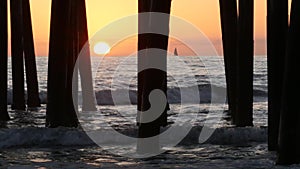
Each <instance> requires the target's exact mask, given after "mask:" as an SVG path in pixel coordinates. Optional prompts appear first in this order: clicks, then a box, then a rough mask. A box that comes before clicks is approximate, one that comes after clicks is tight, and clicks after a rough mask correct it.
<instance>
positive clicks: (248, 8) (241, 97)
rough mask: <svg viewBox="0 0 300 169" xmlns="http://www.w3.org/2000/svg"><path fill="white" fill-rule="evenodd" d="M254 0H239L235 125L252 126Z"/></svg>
mask: <svg viewBox="0 0 300 169" xmlns="http://www.w3.org/2000/svg"><path fill="white" fill-rule="evenodd" d="M253 13H254V1H253V0H239V19H238V59H237V66H238V67H237V75H238V76H237V77H238V78H237V82H238V83H237V98H236V99H237V100H236V103H237V108H236V111H237V113H236V114H235V120H234V122H235V125H236V126H238V127H245V126H253V60H254V59H253V52H254V45H253V25H254V18H253Z"/></svg>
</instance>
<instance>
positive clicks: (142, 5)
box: [138, 0, 171, 153]
mask: <svg viewBox="0 0 300 169" xmlns="http://www.w3.org/2000/svg"><path fill="white" fill-rule="evenodd" d="M170 10H171V0H165V1H160V0H139V13H140V14H141V13H143V12H160V13H165V14H170ZM154 18H155V17H154ZM142 19H145V18H143V17H140V16H139V36H138V51H139V52H138V65H139V66H138V71H139V73H138V111H147V110H148V109H150V107H151V105H150V102H149V94H150V93H151V92H152V91H153V90H154V89H160V90H161V91H163V92H164V94H165V95H166V96H167V94H166V92H167V72H166V70H167V69H166V67H167V48H168V36H165V35H160V34H153V33H145V32H142V30H151V29H150V28H149V26H150V27H156V28H157V25H154V24H160V26H161V29H162V30H166V29H167V30H168V29H169V19H168V20H167V19H166V20H164V21H163V23H161V22H160V23H158V21H153V20H151V21H150V20H149V21H147V22H146V21H143V20H142ZM149 19H151V17H149ZM152 19H153V18H152ZM150 22H151V23H152V25H147V24H142V23H150ZM162 32H163V31H162ZM141 33H142V34H141ZM151 48H152V49H161V50H162V51H165V52H161V56H159V57H160V60H159V61H160V63H162V64H161V65H163V67H162V68H161V70H158V69H147V70H143V71H141V68H140V65H142V64H143V63H149V60H148V59H151V57H155V56H154V55H155V54H154V53H153V51H152V50H148V49H151ZM145 50H148V51H147V52H145ZM152 55H153V56H152ZM156 55H157V54H156ZM149 56H151V57H149ZM153 59H154V58H153ZM164 70H165V71H164ZM152 106H155V105H152ZM167 109H168V106H167V107H166V108H165V111H164V112H162V114H161V116H160V117H159V118H157V119H156V120H154V121H152V122H149V123H139V124H138V125H139V132H138V136H139V138H149V137H153V136H157V135H158V134H159V133H160V130H159V129H160V126H166V125H167ZM138 118H139V117H138ZM143 144H148V143H145V142H144V143H143V141H141V142H140V144H138V151H139V152H140V153H151V152H157V151H158V149H159V144H158V140H152V141H151V145H152V146H150V145H149V144H150V143H149V144H148V148H147V146H143ZM150 147H151V148H150Z"/></svg>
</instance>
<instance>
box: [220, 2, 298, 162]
mask: <svg viewBox="0 0 300 169" xmlns="http://www.w3.org/2000/svg"><path fill="white" fill-rule="evenodd" d="M219 2H220V14H221V24H222V37H223V50H224V61H225V72H226V81H227V91H228V105H229V112H230V114H231V116H232V123H233V124H234V125H236V126H238V127H244V126H252V125H253V122H252V121H253V117H252V116H253V115H252V112H253V108H252V104H253V0H238V3H239V5H237V0H219ZM237 6H238V8H239V9H238V11H239V12H238V13H237ZM267 8H268V9H267V13H268V16H267V22H268V23H267V42H268V47H267V51H268V99H269V101H268V146H269V150H271V151H274V150H275V151H277V152H278V160H277V163H278V164H293V163H299V162H300V153H299V152H300V151H299V150H300V146H299V142H300V125H299V124H300V123H299V122H300V114H299V113H300V112H299V111H300V108H299V107H298V105H297V98H298V96H299V94H300V89H299V85H300V84H299V80H297V73H296V72H297V64H298V62H299V59H298V57H297V40H299V38H300V36H299V32H300V22H299V21H300V2H299V1H296V0H294V1H292V9H291V17H290V24H289V23H288V19H289V18H288V16H289V15H288V0H268V1H267Z"/></svg>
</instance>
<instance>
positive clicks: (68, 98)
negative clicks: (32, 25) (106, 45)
mask: <svg viewBox="0 0 300 169" xmlns="http://www.w3.org/2000/svg"><path fill="white" fill-rule="evenodd" d="M87 41H88V27H87V17H86V5H85V0H64V1H61V0H52V10H51V26H50V47H49V65H48V90H47V92H48V98H47V100H48V103H47V116H46V126H47V127H58V126H65V127H77V126H78V118H77V115H76V110H75V109H77V106H76V103H75V102H77V99H76V98H74V97H76V96H75V95H73V90H72V87H73V88H74V87H78V84H76V83H77V82H76V80H74V81H73V77H75V78H77V76H78V71H79V72H80V74H81V82H82V83H81V84H82V85H81V86H82V91H83V94H82V98H83V99H82V100H83V107H82V109H83V110H84V111H92V110H96V106H95V102H94V100H95V99H94V93H93V92H92V91H93V86H92V73H91V61H90V52H89V50H87V51H84V52H82V53H81V56H80V57H79V58H78V55H79V53H80V51H81V49H82V48H83V47H84V45H85V43H86V42H87ZM77 60H78V61H77ZM76 61H77V62H76ZM76 63H77V65H79V66H75V64H76ZM77 67H79V70H77V69H75V68H77ZM74 75H75V76H74ZM73 96H74V97H73ZM73 101H74V102H73ZM73 103H75V104H73Z"/></svg>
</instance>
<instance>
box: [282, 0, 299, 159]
mask: <svg viewBox="0 0 300 169" xmlns="http://www.w3.org/2000/svg"><path fill="white" fill-rule="evenodd" d="M299 20H300V1H297V0H294V1H292V9H291V18H290V27H289V31H288V35H287V36H288V40H287V48H286V59H285V69H284V80H283V82H284V83H283V93H282V97H283V98H282V107H281V110H282V111H281V118H280V128H279V147H278V160H277V163H278V164H285V165H288V164H296V163H300V145H299V142H300V123H299V121H300V107H299V105H298V104H299V100H298V99H297V98H299V95H300V88H299V86H300V80H299V76H298V72H299V69H298V68H299V61H300V59H299V55H298V53H299V43H298V42H299V39H300V36H299V35H300V22H299Z"/></svg>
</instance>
